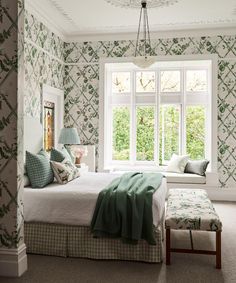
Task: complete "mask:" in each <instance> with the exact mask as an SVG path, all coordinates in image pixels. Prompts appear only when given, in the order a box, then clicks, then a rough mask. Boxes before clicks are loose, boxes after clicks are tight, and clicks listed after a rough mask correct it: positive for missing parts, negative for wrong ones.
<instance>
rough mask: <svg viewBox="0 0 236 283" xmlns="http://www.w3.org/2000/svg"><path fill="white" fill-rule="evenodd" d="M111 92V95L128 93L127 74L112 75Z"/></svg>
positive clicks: (128, 76) (128, 80) (128, 78)
mask: <svg viewBox="0 0 236 283" xmlns="http://www.w3.org/2000/svg"><path fill="white" fill-rule="evenodd" d="M112 92H113V93H123V92H130V73H129V72H119V73H117V72H116V73H112Z"/></svg>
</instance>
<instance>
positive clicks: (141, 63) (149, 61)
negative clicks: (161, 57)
mask: <svg viewBox="0 0 236 283" xmlns="http://www.w3.org/2000/svg"><path fill="white" fill-rule="evenodd" d="M155 61H156V59H155V57H151V56H138V57H134V60H133V63H134V64H135V65H136V66H137V67H139V68H142V69H146V68H148V67H150V66H151V65H153V64H154V63H155Z"/></svg>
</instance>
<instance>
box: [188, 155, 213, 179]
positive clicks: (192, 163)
mask: <svg viewBox="0 0 236 283" xmlns="http://www.w3.org/2000/svg"><path fill="white" fill-rule="evenodd" d="M209 162H210V161H209V160H206V159H204V160H188V162H187V164H186V167H185V170H184V173H192V174H197V175H200V176H205V175H206V169H207V166H208V164H209Z"/></svg>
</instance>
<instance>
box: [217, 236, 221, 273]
mask: <svg viewBox="0 0 236 283" xmlns="http://www.w3.org/2000/svg"><path fill="white" fill-rule="evenodd" d="M216 268H217V269H221V231H217V232H216Z"/></svg>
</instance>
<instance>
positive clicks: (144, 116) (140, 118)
mask: <svg viewBox="0 0 236 283" xmlns="http://www.w3.org/2000/svg"><path fill="white" fill-rule="evenodd" d="M154 111H155V110H154V107H153V106H138V107H137V108H136V119H137V145H136V159H137V160H143V161H151V160H154V124H155V119H154Z"/></svg>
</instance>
